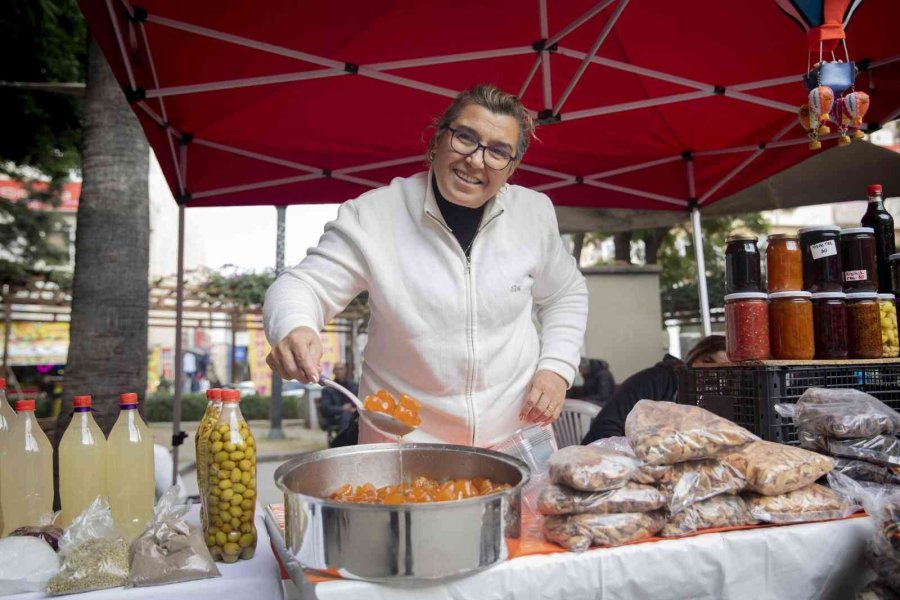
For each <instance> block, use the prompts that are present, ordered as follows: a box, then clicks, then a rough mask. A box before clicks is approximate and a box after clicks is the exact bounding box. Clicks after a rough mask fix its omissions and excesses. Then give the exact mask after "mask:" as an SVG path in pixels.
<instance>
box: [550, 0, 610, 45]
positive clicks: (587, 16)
mask: <svg viewBox="0 0 900 600" xmlns="http://www.w3.org/2000/svg"><path fill="white" fill-rule="evenodd" d="M615 1H616V0H603V1H602V2H598V3H597V4H596V6H594V7H593V8H589V9H588V10H587V11H585V13H584V14H583V15H581V16H580V17H578V18H577V19H575V20H574V21H572V22H571V23H569V24H568V25H566V27H565V28H563V29H562V30H560V31H559V32H557V33H556V34H554V35H553V37H551V38H550V39H549V40H547V46H552V45H553V44H556V43H559V42H560V41H562V39H563V38H564V37H566V36H567V35H569V34H570V33H572V32H573V31H575V30H576V29H578V28H579V27H581V26H582V25H584V24H585V23H587V22H588V21H590V20H591V19H592V18H594V17H595V16H596V15H597V14H599V13H600V12H601V11H602V10H603V9H604V8H606V7H607V6H609V5H610V4H612V3H613V2H615Z"/></svg>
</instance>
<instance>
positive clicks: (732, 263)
mask: <svg viewBox="0 0 900 600" xmlns="http://www.w3.org/2000/svg"><path fill="white" fill-rule="evenodd" d="M756 242H757V237H756V236H755V235H732V236H729V237H728V239H726V240H725V293H726V294H737V293H741V292H759V291H761V290H762V287H761V285H762V277H761V276H760V267H759V248H757V246H756Z"/></svg>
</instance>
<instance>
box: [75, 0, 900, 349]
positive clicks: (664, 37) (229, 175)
mask: <svg viewBox="0 0 900 600" xmlns="http://www.w3.org/2000/svg"><path fill="white" fill-rule="evenodd" d="M837 1H838V2H843V4H844V5H848V6H849V5H852V7H857V6H858V5H859V2H858V0H857V1H853V2H850V1H848V0H837ZM779 3H780V4H788V5H789V4H796V5H801V4H802V5H811V4H815V3H814V2H812V1H810V0H789V1H788V0H779ZM825 3H826V4H833V3H834V2H833V1H832V0H825ZM80 5H81V8H82V10H83V11H84V13H85V15H86V17H87V19H88V22H89V24H90V27H91V31H92V33H93V35H94V36H95V38H96V39H97V41H98V42H99V44H100V46H101V47H102V49H103V51H104V54H105V55H106V57H107V59H108V60H109V62H110V64H111V66H112V68H113V71H114V73H115V74H116V77H117V78H118V80H119V81H120V82H121V84H122V87H123V89H124V90H125V93H126V94H127V96H128V98H129V100H130V101H131V102H132V105H133V107H134V110H135V112H136V113H137V115H138V117H139V118H140V121H141V124H142V125H143V128H144V131H145V132H146V134H147V137H148V139H149V140H150V143H151V145H152V147H153V148H154V150H155V151H156V154H157V157H158V158H159V161H160V163H161V165H162V168H163V172H164V173H165V175H166V178H167V180H168V182H169V185H170V187H171V188H172V191H173V193H174V195H175V197H176V198H177V199H178V200H179V204H180V205H181V206H182V207H184V206H189V207H193V206H226V205H246V204H274V205H285V204H301V203H323V202H342V201H344V200H346V199H348V198H352V197H355V196H357V195H359V194H361V193H363V192H365V191H366V190H367V189H370V188H372V187H378V186H381V185H384V184H386V183H387V182H388V181H389V180H390V179H391V178H392V177H395V176H403V175H409V174H411V173H414V172H416V171H420V170H423V169H424V168H425V165H424V148H425V142H424V140H425V139H427V136H428V135H430V131H429V130H428V127H429V123H430V121H431V119H432V118H434V117H435V116H437V115H438V114H440V113H441V111H442V110H443V109H444V107H445V106H446V105H447V104H448V102H449V99H450V98H452V97H453V96H455V95H456V93H457V92H458V91H460V90H462V89H464V88H467V87H469V86H470V85H472V84H473V83H476V82H481V81H486V82H492V83H496V84H498V85H500V86H502V87H503V88H505V89H507V90H510V91H514V92H516V93H518V94H519V95H520V96H521V97H522V98H523V100H524V102H525V104H526V106H528V107H530V108H532V109H533V110H534V111H535V113H536V114H537V115H538V116H539V117H540V121H541V122H542V123H543V124H544V125H543V126H542V127H540V128H539V131H538V135H539V137H540V140H541V141H540V142H538V143H535V144H533V145H532V149H530V150H529V153H528V155H527V156H526V157H525V162H524V163H523V164H522V165H521V167H520V168H519V170H518V172H517V174H516V176H515V181H516V182H517V183H520V184H522V185H525V186H529V187H532V188H534V189H537V190H540V191H544V192H546V193H547V194H548V195H549V196H550V197H551V199H552V200H553V202H554V203H555V204H557V205H558V206H581V207H607V208H622V209H647V210H665V211H685V212H686V211H689V210H691V211H692V212H693V216H694V224H695V235H697V234H698V232H699V210H700V209H701V208H703V207H705V206H708V205H710V204H712V203H714V202H716V201H717V200H719V199H721V198H725V197H727V196H729V195H732V194H734V193H736V192H738V191H740V190H743V189H745V188H747V187H748V186H751V185H753V184H755V183H757V182H759V181H761V180H763V179H765V178H767V177H769V176H771V175H773V174H775V173H778V172H779V171H781V170H783V169H785V168H786V167H788V166H791V165H794V164H796V163H798V162H800V161H803V160H805V159H806V158H808V157H810V156H811V152H810V151H809V150H808V149H807V141H808V140H807V139H806V137H805V135H804V132H803V130H802V129H801V128H800V125H799V124H798V121H797V110H798V107H799V106H800V104H802V103H804V102H806V92H805V88H804V87H803V85H802V83H801V77H802V74H803V73H805V71H806V68H807V66H808V65H807V36H806V34H804V32H803V31H802V30H801V29H800V28H798V26H797V24H796V23H794V22H793V21H792V20H791V19H790V18H788V17H787V16H786V15H785V13H784V12H782V10H781V9H780V8H779V6H778V4H776V2H775V0H768V1H762V0H756V1H750V0H739V1H732V2H722V1H721V0H694V1H692V2H687V3H685V2H667V1H663V0H631V1H629V0H600V1H598V0H566V1H558V2H550V1H548V0H530V1H522V0H496V1H495V2H487V3H485V2H474V1H470V0H456V1H454V2H442V3H437V2H421V1H418V0H365V1H356V0H353V1H350V0H348V1H345V2H334V3H325V2H296V1H291V0H273V1H270V2H265V3H262V2H215V3H214V2H208V1H205V0H196V1H193V2H164V1H162V0H145V2H144V3H143V4H141V5H140V6H139V5H137V4H132V3H131V2H129V0H80ZM801 8H802V7H801ZM798 10H799V9H798ZM797 12H798V11H794V13H795V14H793V15H791V16H793V17H795V18H796V17H797V14H796V13H797ZM832 12H834V11H833V10H832ZM838 14H839V16H840V15H843V14H845V11H843V10H842V11H839V12H838ZM898 22H900V3H898V2H896V1H894V0H867V1H866V2H865V3H863V4H862V5H861V6H858V7H857V10H856V13H855V15H854V17H853V20H852V22H851V23H850V25H849V28H848V30H847V34H848V42H847V45H848V47H849V50H850V56H851V57H852V58H853V59H855V60H856V61H857V62H858V64H859V66H860V67H861V71H862V72H861V73H860V75H859V77H858V78H857V80H856V85H857V89H858V90H863V91H866V92H868V93H869V94H870V95H871V108H870V110H869V112H868V114H867V115H866V121H867V123H866V124H865V125H864V127H868V128H869V129H872V128H873V126H874V127H877V126H880V125H881V124H883V123H885V122H887V121H889V120H892V119H895V118H897V116H898V115H900V38H898V36H897V35H896V31H895V29H896V24H897V23H898ZM832 33H833V32H832ZM696 245H697V246H698V247H700V245H699V244H696ZM698 262H699V263H700V264H701V265H702V256H699V255H698ZM700 279H701V281H703V278H700ZM704 283H705V282H704ZM701 298H702V300H703V301H704V307H703V308H704V313H707V312H708V311H707V306H706V305H705V294H704V293H701ZM176 352H177V350H176Z"/></svg>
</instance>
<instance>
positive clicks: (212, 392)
mask: <svg viewBox="0 0 900 600" xmlns="http://www.w3.org/2000/svg"><path fill="white" fill-rule="evenodd" d="M206 399H207V400H221V399H222V390H221V389H219V388H211V389H208V390H206Z"/></svg>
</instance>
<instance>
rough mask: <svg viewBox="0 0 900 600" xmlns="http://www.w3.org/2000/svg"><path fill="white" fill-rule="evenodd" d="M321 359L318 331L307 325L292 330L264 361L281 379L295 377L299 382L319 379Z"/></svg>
mask: <svg viewBox="0 0 900 600" xmlns="http://www.w3.org/2000/svg"><path fill="white" fill-rule="evenodd" d="M321 360H322V340H321V339H320V338H319V332H318V331H315V330H313V329H310V328H309V327H297V328H296V329H294V330H292V331H291V332H290V333H289V334H287V335H286V336H284V338H283V339H282V340H281V341H280V342H278V345H276V346H275V347H274V348H272V352H271V353H269V355H268V356H267V357H266V363H268V365H269V367H271V369H272V370H273V371H275V372H276V373H278V374H279V375H281V378H282V379H296V380H297V381H299V382H300V383H316V382H318V381H319V373H320V371H321V370H320V368H319V361H321Z"/></svg>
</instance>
